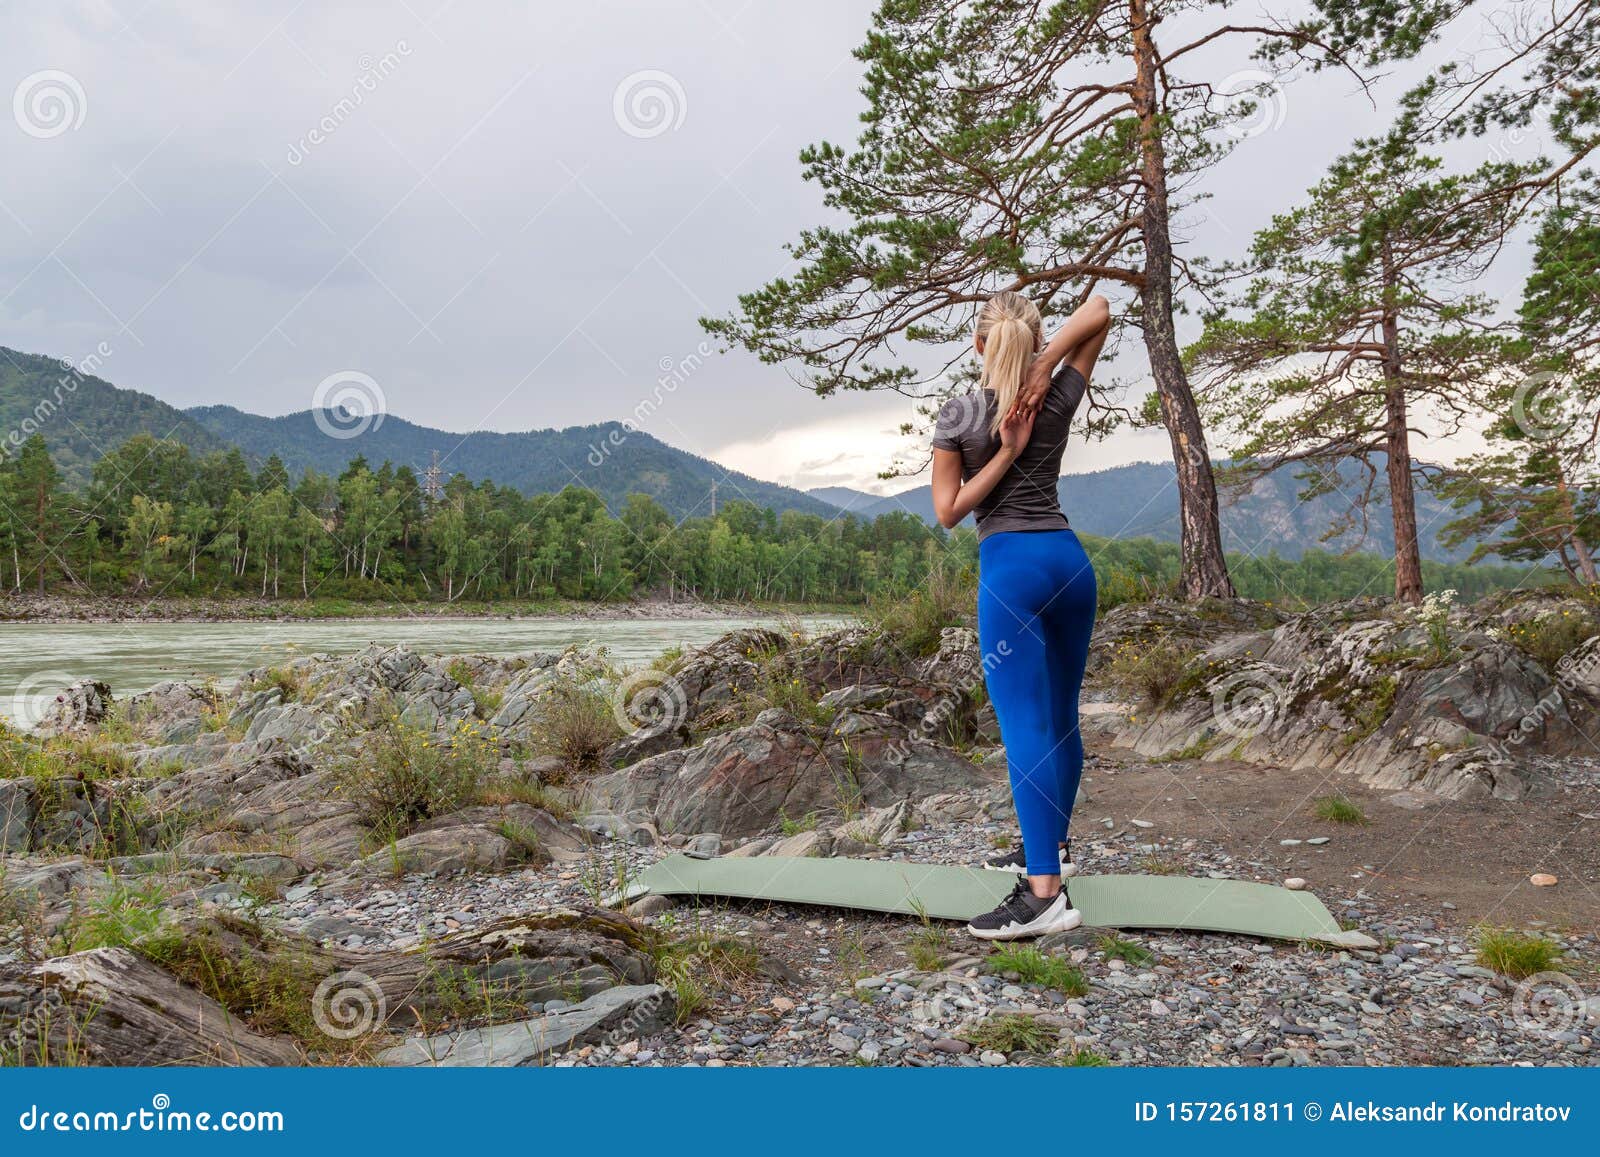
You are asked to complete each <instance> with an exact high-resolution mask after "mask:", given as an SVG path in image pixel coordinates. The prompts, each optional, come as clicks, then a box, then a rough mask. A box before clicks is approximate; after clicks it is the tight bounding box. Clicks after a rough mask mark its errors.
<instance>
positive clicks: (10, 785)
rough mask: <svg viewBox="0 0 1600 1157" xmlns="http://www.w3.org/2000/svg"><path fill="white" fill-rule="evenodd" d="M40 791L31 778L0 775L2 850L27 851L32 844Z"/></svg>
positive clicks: (0, 838) (0, 842) (0, 840)
mask: <svg viewBox="0 0 1600 1157" xmlns="http://www.w3.org/2000/svg"><path fill="white" fill-rule="evenodd" d="M37 794H38V793H37V789H36V788H35V786H34V782H33V780H31V779H0V852H25V851H27V850H28V848H29V846H30V845H31V844H32V841H33V824H34V820H35V819H36V818H37V817H38V814H39V811H38V806H37Z"/></svg>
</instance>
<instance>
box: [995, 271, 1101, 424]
mask: <svg viewBox="0 0 1600 1157" xmlns="http://www.w3.org/2000/svg"><path fill="white" fill-rule="evenodd" d="M1110 329H1111V303H1110V302H1108V301H1107V300H1106V299H1105V298H1104V297H1101V296H1100V295H1099V294H1098V293H1096V294H1091V295H1090V297H1089V300H1088V301H1085V302H1084V303H1083V304H1082V305H1080V306H1079V307H1078V308H1077V309H1075V310H1074V311H1073V312H1072V316H1071V317H1069V318H1067V320H1066V321H1065V322H1063V323H1062V326H1061V328H1060V329H1058V330H1056V332H1055V334H1054V335H1053V336H1052V337H1051V338H1050V340H1049V342H1047V343H1046V344H1045V347H1044V349H1043V350H1041V351H1039V355H1038V356H1037V357H1035V358H1034V359H1033V363H1032V364H1031V365H1029V366H1028V370H1027V373H1025V374H1024V375H1023V377H1022V390H1021V392H1020V393H1018V395H1017V407H1016V408H1017V409H1018V410H1020V411H1026V412H1028V413H1034V412H1037V411H1038V409H1039V406H1040V404H1041V403H1042V402H1043V401H1044V397H1045V395H1046V394H1048V393H1049V392H1050V379H1051V378H1052V377H1054V376H1055V372H1056V367H1057V366H1059V365H1060V364H1061V363H1062V362H1064V361H1066V360H1067V359H1069V358H1070V359H1072V364H1073V365H1074V366H1075V367H1076V368H1077V370H1078V372H1079V373H1081V374H1082V375H1083V380H1084V382H1085V383H1087V382H1088V380H1089V374H1090V373H1091V372H1093V370H1094V363H1095V360H1096V359H1097V358H1099V356H1100V347H1101V346H1103V345H1105V341H1106V334H1107V333H1108V332H1109V331H1110ZM1080 362H1082V363H1083V364H1081V365H1080V364H1079V363H1080Z"/></svg>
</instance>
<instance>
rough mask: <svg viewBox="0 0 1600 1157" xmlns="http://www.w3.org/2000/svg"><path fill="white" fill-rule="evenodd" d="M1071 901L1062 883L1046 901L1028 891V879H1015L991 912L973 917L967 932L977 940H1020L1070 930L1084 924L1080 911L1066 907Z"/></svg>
mask: <svg viewBox="0 0 1600 1157" xmlns="http://www.w3.org/2000/svg"><path fill="white" fill-rule="evenodd" d="M1070 903H1071V901H1070V899H1069V898H1068V896H1067V889H1066V887H1065V886H1063V887H1062V889H1061V891H1059V892H1057V893H1056V894H1055V895H1054V896H1053V897H1052V898H1050V899H1049V900H1041V899H1039V898H1038V897H1037V896H1035V895H1034V894H1033V893H1032V892H1030V891H1029V890H1028V881H1027V880H1018V881H1017V886H1016V887H1015V888H1013V889H1011V895H1009V896H1007V897H1006V898H1005V899H1004V900H1002V901H1000V905H999V907H997V908H996V909H995V910H994V911H992V912H985V913H984V914H983V915H982V916H976V917H974V918H973V920H972V923H970V924H968V925H967V931H968V932H970V933H972V934H973V935H974V936H976V937H977V938H978V939H979V940H1021V939H1023V938H1025V937H1028V936H1044V935H1047V934H1049V933H1051V932H1070V931H1071V930H1072V929H1074V928H1076V927H1077V926H1078V925H1079V924H1082V923H1083V913H1082V912H1079V911H1078V910H1077V909H1076V908H1071V907H1068V905H1069V904H1070Z"/></svg>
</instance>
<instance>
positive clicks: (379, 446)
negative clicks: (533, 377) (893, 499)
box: [187, 406, 838, 518]
mask: <svg viewBox="0 0 1600 1157" xmlns="http://www.w3.org/2000/svg"><path fill="white" fill-rule="evenodd" d="M187 413H188V416H189V417H190V418H192V419H193V420H194V421H195V422H197V423H199V424H200V425H201V426H203V427H204V428H205V429H206V430H207V431H208V432H209V435H210V436H211V437H214V438H217V439H221V440H223V441H226V442H231V443H232V444H234V445H236V446H238V447H239V448H240V449H242V450H243V451H244V452H245V453H246V454H247V455H249V456H250V457H252V458H254V459H257V460H265V459H266V458H267V457H268V456H269V455H272V454H276V455H278V457H279V458H281V459H283V463H284V465H286V466H287V467H288V468H289V470H290V472H291V473H295V474H298V473H299V472H300V471H302V470H305V469H307V468H311V469H315V470H320V471H321V472H323V473H324V474H338V473H340V472H341V471H342V470H344V468H345V466H346V465H347V464H348V463H349V461H350V460H351V459H352V458H354V457H355V456H356V455H358V454H361V455H365V457H366V459H367V461H368V462H369V463H371V464H372V466H373V467H377V466H378V464H379V463H381V462H384V461H385V460H387V461H390V462H393V463H394V464H395V465H396V466H400V465H409V466H411V467H412V468H413V469H415V470H416V471H418V472H419V473H420V472H421V471H422V470H424V469H426V468H427V466H428V465H429V463H430V462H431V461H432V460H433V455H434V453H435V452H437V453H438V455H439V467H440V469H441V470H443V471H444V473H445V476H446V477H449V476H450V475H452V474H465V475H466V476H467V477H468V478H470V479H472V480H473V481H474V482H480V481H482V480H484V479H486V478H489V479H493V480H494V481H495V482H496V483H498V484H499V485H502V486H512V487H515V488H516V489H518V490H520V491H522V492H523V493H524V494H545V493H551V492H554V491H557V490H560V489H562V488H563V487H565V486H569V485H573V484H577V485H581V486H586V487H588V488H590V489H592V490H594V491H595V492H596V493H597V494H598V495H599V496H600V497H601V499H602V500H603V501H604V502H605V504H606V506H608V507H609V508H610V509H611V510H612V511H616V510H618V509H620V508H621V506H622V503H623V500H624V499H626V498H627V496H628V495H630V494H648V495H650V496H651V497H652V498H654V499H655V500H656V501H658V502H660V503H661V505H662V506H664V507H666V508H667V510H669V511H671V512H672V514H673V515H675V516H677V517H679V518H682V517H685V516H688V515H704V514H708V513H710V510H711V502H712V500H713V487H715V500H716V501H717V502H718V503H719V504H720V503H727V502H734V501H737V500H740V499H745V500H748V501H750V502H753V503H755V504H756V505H757V506H763V507H771V508H772V509H774V510H778V511H784V510H797V511H800V512H802V513H805V514H817V515H821V516H823V517H825V518H831V517H834V516H836V515H837V514H838V510H837V508H835V507H834V506H832V505H830V504H828V503H826V502H823V501H821V500H819V499H816V498H812V497H809V496H808V495H805V494H802V493H801V492H800V491H798V490H792V489H790V488H789V487H787V486H778V485H776V484H774V483H771V482H763V481H761V480H760V479H759V478H752V477H750V476H749V475H748V474H740V473H739V472H738V471H735V470H727V469H724V468H723V467H721V466H719V465H717V464H716V463H715V462H712V461H710V460H709V459H706V458H701V457H698V456H697V455H694V454H690V453H689V452H687V451H685V450H679V449H677V448H676V447H673V446H669V445H667V444H666V443H665V442H662V441H661V440H659V439H657V438H654V437H652V436H651V435H649V434H646V433H644V432H643V431H641V430H632V431H630V430H628V428H627V427H625V426H623V425H622V424H621V423H619V422H607V423H602V424H600V425H596V426H570V427H568V428H567V429H565V430H529V431H525V432H522V433H516V434H499V433H493V432H489V431H474V432H472V433H468V434H452V433H449V432H447V431H444V430H435V429H431V428H430V427H427V426H419V425H417V424H416V423H414V422H407V421H406V420H404V419H403V418H397V417H395V416H394V415H393V414H386V415H384V416H383V417H382V419H381V420H380V421H373V422H371V423H370V424H369V425H366V426H365V428H362V426H363V423H362V422H361V421H352V420H350V417H351V416H350V415H348V414H346V413H344V412H340V411H323V412H322V413H321V414H315V413H313V412H312V411H310V410H302V411H301V412H300V413H297V414H288V415H286V416H284V417H281V418H264V417H261V416H260V415H257V414H247V413H245V412H243V411H242V410H236V409H234V408H233V407H232V406H201V407H198V408H196V409H192V410H189V411H188V412H187ZM319 417H321V418H323V421H322V423H321V424H320V425H319V423H318V420H317V419H318V418H319ZM323 426H327V427H328V428H329V429H333V430H335V431H336V432H338V433H340V434H346V433H350V432H351V431H352V430H359V431H360V432H359V433H355V434H354V436H351V437H334V436H332V435H330V434H328V433H325V432H324V430H323V428H322V427H323Z"/></svg>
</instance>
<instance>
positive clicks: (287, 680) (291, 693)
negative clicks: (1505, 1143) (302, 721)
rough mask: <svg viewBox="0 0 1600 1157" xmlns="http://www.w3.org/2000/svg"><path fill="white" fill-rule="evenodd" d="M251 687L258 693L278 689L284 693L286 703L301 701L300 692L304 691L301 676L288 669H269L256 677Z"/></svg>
mask: <svg viewBox="0 0 1600 1157" xmlns="http://www.w3.org/2000/svg"><path fill="white" fill-rule="evenodd" d="M251 685H252V686H253V687H255V689H256V690H258V691H264V690H266V689H267V688H269V687H276V688H277V689H278V690H279V691H280V692H282V693H283V698H284V701H285V702H292V701H293V700H296V699H299V698H300V692H301V691H302V690H303V684H302V683H301V682H300V676H298V675H296V674H295V673H294V672H293V671H291V670H290V669H289V668H287V667H268V668H267V669H266V670H265V671H263V672H262V673H261V674H260V675H258V676H256V678H255V679H254V680H253V681H252V684H251Z"/></svg>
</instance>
